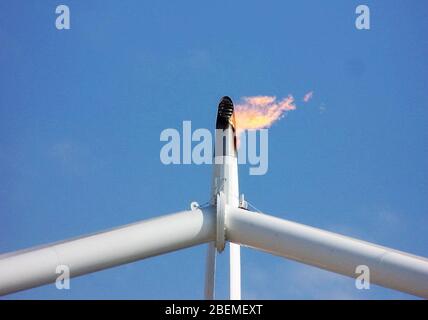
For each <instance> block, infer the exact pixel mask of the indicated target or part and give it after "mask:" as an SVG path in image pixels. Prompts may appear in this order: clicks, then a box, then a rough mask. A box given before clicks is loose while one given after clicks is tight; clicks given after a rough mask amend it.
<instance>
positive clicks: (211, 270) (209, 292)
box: [204, 241, 217, 300]
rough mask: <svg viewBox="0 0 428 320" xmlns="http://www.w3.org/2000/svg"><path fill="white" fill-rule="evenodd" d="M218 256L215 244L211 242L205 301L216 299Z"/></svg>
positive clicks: (209, 245) (207, 265) (207, 259)
mask: <svg viewBox="0 0 428 320" xmlns="http://www.w3.org/2000/svg"><path fill="white" fill-rule="evenodd" d="M216 254H217V249H216V246H215V242H214V241H213V242H210V243H209V244H208V248H207V258H206V265H205V289H204V297H205V300H213V299H214V287H215V265H216Z"/></svg>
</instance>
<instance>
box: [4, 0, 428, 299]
mask: <svg viewBox="0 0 428 320" xmlns="http://www.w3.org/2000/svg"><path fill="white" fill-rule="evenodd" d="M361 3H362V2H360V1H341V0H337V1H309V0H305V1H263V2H262V1H233V3H232V2H231V1H216V2H215V3H212V2H210V3H208V2H201V1H186V2H183V1H181V2H172V1H169V2H167V1H156V2H149V1H129V0H128V1H105V0H103V1H70V0H68V1H60V2H59V1H43V2H41V1H22V0H21V1H12V0H8V1H1V2H0V43H1V48H0V88H1V89H0V252H8V251H13V250H17V249H21V248H25V247H30V246H34V245H38V244H43V243H47V242H52V241H56V240H60V239H64V238H69V237H73V236H76V235H80V234H85V233H90V232H94V231H98V230H102V229H106V228H110V227H114V226H119V225H123V224H126V223H129V222H133V221H137V220H142V219H147V218H150V217H154V216H157V215H160V214H164V213H170V212H176V211H180V210H183V209H187V208H188V207H189V204H190V202H191V201H194V200H196V201H199V202H200V203H202V202H205V201H206V200H208V198H209V191H210V190H209V186H210V179H211V169H212V168H211V167H210V166H209V165H200V166H198V165H178V166H165V165H163V164H162V163H161V162H160V159H159V152H160V149H161V147H162V145H163V143H161V142H160V141H159V135H160V132H161V131H162V130H163V129H165V128H177V129H180V128H181V124H182V121H183V120H192V126H193V127H194V128H210V129H211V128H212V129H213V127H214V122H215V114H216V108H217V103H218V101H219V99H220V97H221V96H223V95H229V96H231V97H232V98H233V99H234V100H235V101H238V100H239V98H240V97H242V96H253V95H276V96H278V97H284V96H287V95H288V94H290V93H291V94H294V95H295V96H296V98H299V99H301V97H302V96H303V95H304V94H305V93H306V92H308V91H309V90H313V91H314V92H315V94H314V98H313V99H312V100H311V101H310V102H309V103H307V104H303V103H301V102H300V101H297V105H298V110H296V111H293V112H291V113H289V114H288V115H287V116H286V117H285V118H284V119H282V120H281V121H280V122H278V123H276V124H275V125H274V126H272V128H271V129H270V132H269V138H270V139H269V171H268V172H267V174H266V175H264V176H250V175H249V174H248V167H246V166H241V167H240V188H241V192H243V193H245V195H246V198H247V199H248V200H249V201H251V203H253V204H254V205H255V206H257V207H258V208H259V209H260V210H262V211H264V212H266V213H269V214H272V215H275V216H278V217H281V218H285V219H290V220H293V221H297V222H301V223H304V224H308V225H312V226H316V227H320V228H323V229H328V230H331V231H335V232H339V233H343V234H346V235H350V236H354V237H358V238H362V239H365V240H368V241H373V242H376V243H379V244H382V245H386V246H391V247H394V248H396V249H399V250H404V251H408V252H411V253H414V254H417V255H422V256H428V233H427V232H426V225H427V223H428V218H427V217H428V185H427V180H428V168H427V160H428V148H427V138H428V130H427V123H428V110H427V105H428V82H427V80H428V79H427V77H428V60H427V56H428V38H427V37H426V32H425V31H426V30H427V29H428V19H427V18H426V12H427V3H426V1H411V2H409V1H404V0H401V1H398V0H393V1H380V0H378V1H364V2H363V3H364V4H367V5H369V7H370V9H371V30H369V31H358V30H357V29H356V28H355V26H354V21H355V18H356V15H355V13H354V12H355V8H356V6H357V5H358V4H361ZM59 4H67V5H68V6H69V7H70V11H71V30H65V31H58V30H57V29H56V28H55V18H56V15H55V8H56V6H57V5H59ZM227 258H228V255H227V252H226V253H225V254H222V255H221V256H219V259H218V273H217V275H218V278H217V297H218V298H227V297H228V272H227V270H228V259H227ZM204 259H205V246H198V247H195V248H191V249H187V250H183V251H179V252H175V253H171V254H168V255H165V256H162V257H156V258H151V259H147V260H143V261H140V262H136V263H132V264H129V265H126V266H122V267H117V268H113V269H110V270H106V271H102V272H98V273H96V274H91V275H88V276H84V277H80V278H76V279H72V281H71V289H70V290H61V291H60V290H57V289H56V288H55V286H54V285H47V286H44V287H40V288H36V289H32V290H28V291H25V292H21V293H17V294H13V295H10V296H8V297H6V299H9V298H10V299H17V298H19V299H21V298H31V299H33V298H36V299H72V298H83V299H86V298H119V299H122V298H129V299H156V298H166V299H169V298H178V299H182V298H189V299H193V298H196V299H199V298H202V297H203V276H204ZM242 273H243V276H242V284H243V287H242V290H243V292H242V295H243V298H272V299H306V298H307V299H317V298H319V299H331V298H350V299H389V298H399V299H401V298H402V299H412V298H413V297H412V296H409V295H405V294H402V293H398V292H395V291H392V290H389V289H383V288H380V287H377V286H372V288H371V289H370V290H368V291H359V290H356V289H355V286H354V281H353V280H351V279H348V278H345V277H343V276H339V275H335V274H333V273H330V272H326V271H322V270H319V269H316V268H313V267H308V266H304V265H302V264H298V263H295V262H291V261H287V260H284V259H281V258H278V257H274V256H270V255H268V254H265V253H260V252H256V251H254V250H250V249H243V250H242Z"/></svg>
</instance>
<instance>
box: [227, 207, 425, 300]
mask: <svg viewBox="0 0 428 320" xmlns="http://www.w3.org/2000/svg"><path fill="white" fill-rule="evenodd" d="M226 238H227V240H229V241H232V242H235V243H239V244H242V245H245V246H249V247H252V248H255V249H259V250H262V251H266V252H269V253H272V254H274V255H277V256H281V257H285V258H288V259H292V260H296V261H299V262H302V263H305V264H309V265H313V266H316V267H319V268H322V269H325V270H329V271H333V272H336V273H340V274H343V275H346V276H349V277H353V278H355V277H356V276H358V274H357V273H356V267H357V266H360V265H365V266H368V267H369V270H370V282H371V283H374V284H378V285H381V286H383V287H388V288H391V289H395V290H399V291H403V292H407V293H410V294H413V295H416V296H419V297H423V298H426V299H428V259H426V258H423V257H419V256H415V255H411V254H408V253H405V252H401V251H398V250H394V249H390V248H387V247H383V246H379V245H376V244H372V243H369V242H365V241H361V240H357V239H353V238H350V237H346V236H343V235H340V234H336V233H332V232H328V231H324V230H321V229H317V228H313V227H309V226H305V225H302V224H299V223H295V222H290V221H287V220H282V219H279V218H275V217H272V216H268V215H265V214H260V213H255V212H249V211H246V210H242V209H236V208H233V207H228V208H226Z"/></svg>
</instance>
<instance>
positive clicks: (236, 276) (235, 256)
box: [229, 242, 241, 300]
mask: <svg viewBox="0 0 428 320" xmlns="http://www.w3.org/2000/svg"><path fill="white" fill-rule="evenodd" d="M229 249H230V300H241V247H240V246H239V244H236V243H232V242H231V243H230V246H229Z"/></svg>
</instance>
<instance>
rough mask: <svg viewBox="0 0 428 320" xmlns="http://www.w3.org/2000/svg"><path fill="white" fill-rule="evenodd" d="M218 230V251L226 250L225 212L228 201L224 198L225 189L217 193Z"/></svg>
mask: <svg viewBox="0 0 428 320" xmlns="http://www.w3.org/2000/svg"><path fill="white" fill-rule="evenodd" d="M216 207H217V215H216V217H217V224H216V225H217V230H216V244H215V245H216V248H217V251H218V252H219V253H220V252H222V251H223V250H224V247H225V243H226V235H225V225H224V219H225V212H226V202H225V199H224V193H223V191H220V192H219V193H218V194H217V206H216Z"/></svg>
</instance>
